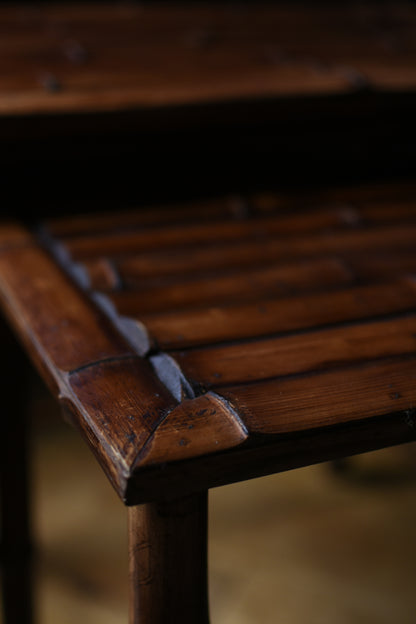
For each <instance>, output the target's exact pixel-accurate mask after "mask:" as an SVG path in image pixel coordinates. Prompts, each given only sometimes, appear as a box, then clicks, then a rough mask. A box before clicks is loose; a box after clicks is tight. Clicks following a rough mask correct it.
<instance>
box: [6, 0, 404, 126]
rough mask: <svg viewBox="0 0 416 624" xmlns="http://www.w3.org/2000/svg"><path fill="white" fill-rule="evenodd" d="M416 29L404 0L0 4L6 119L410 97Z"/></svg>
mask: <svg viewBox="0 0 416 624" xmlns="http://www.w3.org/2000/svg"><path fill="white" fill-rule="evenodd" d="M415 25H416V9H415V8H414V6H412V5H411V4H409V3H405V2H403V3H395V2H390V3H382V4H381V5H375V4H374V3H372V4H367V5H366V4H359V5H355V4H353V5H351V6H336V7H332V6H329V5H328V4H325V5H322V6H319V5H318V6H315V4H314V6H311V5H310V4H309V5H301V6H300V7H299V5H298V4H296V5H291V4H289V3H288V4H287V5H280V6H272V5H270V4H262V3H260V4H259V3H251V4H242V5H240V4H235V5H233V4H231V5H221V4H213V5H208V4H204V3H202V4H201V3H200V4H196V5H193V4H191V3H188V4H186V5H183V4H182V5H181V4H180V3H174V4H173V5H172V4H170V3H169V4H163V5H160V6H158V5H157V4H156V5H153V4H152V5H151V6H142V5H140V4H138V5H135V4H133V3H131V4H124V3H122V4H117V3H113V5H111V4H105V3H103V4H99V3H95V4H91V5H88V4H84V3H82V4H80V3H78V4H72V5H71V4H67V5H65V4H64V5H60V6H57V5H53V4H46V5H43V4H39V5H35V6H34V5H33V4H32V5H27V6H25V5H23V6H19V7H11V6H6V7H0V49H1V55H0V76H1V82H0V117H1V116H6V117H12V118H14V117H16V116H17V117H22V116H45V115H51V114H52V115H59V116H61V117H62V116H64V117H65V116H66V115H68V114H72V115H74V114H91V113H98V112H114V111H128V110H136V111H142V112H143V111H144V110H148V109H158V108H162V109H166V108H168V107H184V106H185V107H189V106H192V105H197V104H201V103H204V104H206V103H210V102H211V103H218V102H229V101H232V100H237V101H241V100H253V99H254V100H255V99H273V98H274V99H275V98H280V99H282V98H283V99H284V98H287V97H291V96H294V97H299V96H305V97H313V96H326V95H336V96H342V95H348V94H351V93H355V92H357V91H362V90H363V89H364V90H369V89H371V90H376V91H387V92H399V93H406V92H414V91H415V87H416V43H415V41H416V38H415V36H414V35H415Z"/></svg>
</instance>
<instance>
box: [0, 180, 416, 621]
mask: <svg viewBox="0 0 416 624" xmlns="http://www.w3.org/2000/svg"><path fill="white" fill-rule="evenodd" d="M415 192H416V187H415V186H414V185H412V184H395V185H394V184H390V185H381V186H371V187H369V186H367V187H359V188H350V189H343V190H333V191H322V192H318V191H315V192H314V193H307V192H304V193H297V194H295V193H293V194H280V195H279V194H267V195H255V196H251V197H229V198H224V199H222V200H217V201H205V202H200V203H192V204H189V205H181V206H175V207H162V208H156V209H155V208H153V209H151V210H140V211H130V212H114V213H113V214H103V215H100V216H85V217H84V216H81V217H73V218H66V219H60V220H54V221H50V222H47V223H43V224H42V225H41V226H40V227H39V228H37V229H36V230H34V231H31V232H30V231H29V230H27V229H25V228H24V227H22V226H21V225H19V224H17V223H11V222H8V223H4V224H3V225H2V226H1V227H0V293H1V303H2V308H3V310H4V313H5V315H6V318H7V321H8V323H9V324H10V325H11V326H12V327H13V329H14V331H15V333H16V334H17V336H18V337H19V339H20V340H21V342H22V343H23V346H24V349H25V350H26V351H27V353H28V354H29V355H30V357H31V359H32V361H33V362H34V364H35V366H36V367H37V369H38V370H39V372H40V373H41V375H42V376H43V378H44V379H45V380H46V381H47V383H48V384H49V387H50V389H51V392H52V393H53V394H54V395H55V396H56V397H57V399H58V400H59V401H60V403H61V405H62V407H63V408H64V412H65V414H66V417H67V418H68V419H69V420H70V421H71V422H72V423H73V424H74V425H75V426H76V427H77V428H78V429H79V430H80V432H81V435H82V436H83V437H84V438H85V440H86V441H87V443H88V444H89V445H90V447H91V449H92V451H93V452H94V453H95V455H96V457H97V459H98V461H99V462H100V464H101V465H102V467H103V469H104V471H105V473H106V474H107V476H108V478H109V479H110V481H111V483H112V484H113V486H114V488H115V489H116V491H117V492H118V494H119V496H120V498H121V499H122V500H123V501H124V503H125V504H127V505H128V506H129V524H130V529H129V535H130V566H131V575H130V583H131V620H130V621H131V623H133V622H134V623H137V624H139V623H140V624H145V623H146V624H147V623H148V624H158V623H160V624H161V623H162V622H163V623H166V622H181V623H185V622H189V623H191V622H192V623H195V622H198V623H199V622H201V623H202V622H207V621H208V608H207V593H206V568H207V565H206V564H207V561H206V522H207V519H206V504H207V496H206V493H207V490H208V489H209V488H211V487H214V486H218V485H221V484H226V483H231V482H234V481H238V480H242V479H247V478H251V477H256V476H260V475H265V474H269V473H272V472H277V471H282V470H287V469H290V468H294V467H298V466H303V465H307V464H311V463H314V462H319V461H323V460H328V459H333V458H338V457H344V456H346V455H349V454H353V453H359V452H363V451H367V450H371V449H377V448H381V447H384V446H388V445H393V444H397V443H401V442H406V441H410V440H413V439H415V437H416V410H415V407H416V279H415V274H416V245H415V241H416V200H415ZM9 361H10V362H11V363H12V362H13V358H12V357H10V358H9ZM10 371H12V368H10ZM16 377H19V372H18V373H17V375H16V376H15V377H14V378H13V379H12V375H10V378H9V379H7V377H6V383H5V387H4V394H5V396H6V395H7V394H9V395H12V396H11V399H12V401H11V403H12V405H13V407H14V408H15V411H14V413H13V414H10V415H8V416H7V419H6V431H7V432H8V435H9V438H8V441H7V442H6V444H5V445H4V449H3V453H2V458H3V459H2V463H3V476H2V484H3V488H2V492H3V506H2V507H3V509H2V511H3V532H4V533H5V536H4V537H5V539H6V538H8V539H9V542H8V543H9V548H6V555H7V553H8V556H6V557H5V561H4V563H5V572H4V581H3V582H4V587H5V591H6V590H7V595H6V600H5V604H6V611H7V610H8V613H7V615H8V617H9V618H10V619H9V620H7V622H12V621H17V618H16V613H20V618H21V619H20V620H19V621H22V622H23V618H24V617H26V621H29V620H30V615H29V614H28V613H26V614H23V611H25V607H24V604H25V602H24V600H22V598H21V593H22V587H23V586H24V584H25V582H27V578H26V581H25V577H24V575H23V574H22V570H23V567H20V568H19V570H20V573H19V574H18V575H17V577H16V564H19V565H22V559H24V554H25V553H24V551H23V550H22V546H21V545H22V543H24V541H25V532H26V530H27V528H26V520H25V517H24V516H25V512H26V510H25V504H24V500H23V502H22V503H21V504H20V507H19V504H17V503H16V500H15V495H16V490H17V488H20V490H21V491H24V478H25V475H24V471H23V470H22V465H23V463H24V457H23V456H22V449H21V435H20V433H21V430H20V429H19V427H20V425H19V422H21V421H20V420H19V414H18V411H17V409H16V405H17V402H18V399H19V396H18V395H21V394H22V392H21V390H20V392H17V394H16V383H17V386H18V385H19V379H17V382H16ZM13 388H14V390H13ZM13 392H14V394H13ZM19 432H20V433H19ZM3 438H4V436H3ZM4 458H6V461H5V459H4ZM18 458H20V459H18ZM7 462H8V463H7ZM4 464H6V465H4ZM20 498H21V499H22V498H23V497H22V496H20ZM16 553H17V554H16ZM18 555H19V556H20V558H19V556H18ZM16 587H17V589H18V591H17V592H16ZM19 609H20V612H19ZM22 609H23V611H22ZM13 614H14V615H13ZM13 618H15V619H13Z"/></svg>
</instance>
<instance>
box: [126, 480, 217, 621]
mask: <svg viewBox="0 0 416 624" xmlns="http://www.w3.org/2000/svg"><path fill="white" fill-rule="evenodd" d="M207 529H208V527H207V493H206V492H203V493H198V494H194V495H192V496H189V497H187V498H182V499H179V500H172V501H164V502H159V503H150V504H147V505H141V506H139V507H133V508H131V509H129V561H130V592H131V600H130V619H129V622H130V624H165V623H166V622H183V624H195V622H198V623H201V624H208V622H209V615H208V589H207V583H208V579H207Z"/></svg>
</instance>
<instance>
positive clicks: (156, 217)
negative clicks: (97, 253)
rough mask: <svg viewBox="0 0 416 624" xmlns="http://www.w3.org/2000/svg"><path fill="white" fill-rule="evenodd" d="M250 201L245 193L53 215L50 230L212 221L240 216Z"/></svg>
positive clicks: (81, 231) (75, 232)
mask: <svg viewBox="0 0 416 624" xmlns="http://www.w3.org/2000/svg"><path fill="white" fill-rule="evenodd" d="M245 210H246V205H245V202H244V200H243V198H242V197H239V196H235V197H232V196H231V197H226V198H218V199H215V200H211V201H210V200H205V201H193V202H189V203H188V204H180V205H170V206H153V207H149V208H146V207H143V208H141V209H134V210H124V211H117V214H114V212H108V213H106V214H102V213H100V214H98V215H88V214H87V215H78V216H71V217H64V218H60V219H51V220H49V221H47V222H46V224H45V226H46V230H47V231H48V232H49V233H50V234H51V235H52V236H55V237H59V238H61V239H66V238H67V237H73V236H82V235H88V234H95V235H97V234H102V233H106V232H108V233H111V232H113V233H114V232H118V231H120V230H121V231H123V230H127V231H129V230H130V229H131V228H151V227H158V226H163V227H166V226H167V225H169V224H173V223H177V224H184V223H189V222H190V221H191V222H194V223H199V222H209V221H210V220H211V219H221V218H223V219H239V218H240V215H241V214H244V213H245Z"/></svg>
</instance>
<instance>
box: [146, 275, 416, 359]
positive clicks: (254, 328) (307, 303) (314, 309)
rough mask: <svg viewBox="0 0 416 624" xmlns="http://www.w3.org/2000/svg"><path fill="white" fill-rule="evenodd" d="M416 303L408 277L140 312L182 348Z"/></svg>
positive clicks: (162, 341) (164, 339)
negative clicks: (242, 301) (199, 306)
mask: <svg viewBox="0 0 416 624" xmlns="http://www.w3.org/2000/svg"><path fill="white" fill-rule="evenodd" d="M415 305H416V285H415V283H414V282H413V281H412V280H410V279H409V280H408V281H397V282H390V283H385V284H380V285H378V284H377V285H366V286H356V287H353V288H345V289H342V290H338V291H336V292H323V293H317V294H315V293H313V294H305V295H298V296H293V297H286V298H277V299H270V300H267V301H261V302H259V303H248V304H235V305H228V306H217V307H210V308H206V309H201V310H189V311H184V312H181V311H178V312H171V313H169V312H167V313H165V314H163V313H158V314H153V315H141V320H142V321H143V322H144V323H145V324H146V327H147V328H148V329H149V331H150V332H151V333H152V335H153V336H155V338H156V340H157V342H158V344H159V345H160V346H161V347H163V348H165V349H182V348H185V347H192V346H198V345H204V344H205V345H208V344H212V343H217V342H229V341H232V340H241V339H247V338H255V337H259V336H268V335H270V334H277V333H283V332H290V331H292V332H293V331H299V330H305V329H309V328H312V327H319V326H322V325H327V324H335V323H340V322H350V321H354V320H360V319H372V318H377V317H380V316H385V315H389V314H396V313H398V312H405V311H409V312H410V311H412V310H414V308H415Z"/></svg>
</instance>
